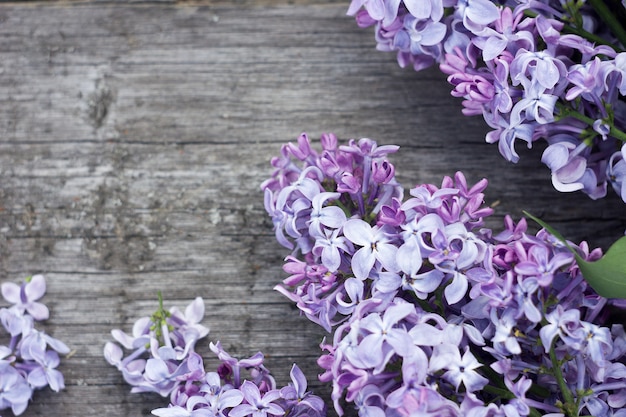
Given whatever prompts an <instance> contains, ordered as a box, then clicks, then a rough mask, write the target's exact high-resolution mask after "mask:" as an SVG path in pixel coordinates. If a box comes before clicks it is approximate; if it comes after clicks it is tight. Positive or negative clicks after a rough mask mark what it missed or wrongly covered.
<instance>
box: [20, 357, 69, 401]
mask: <svg viewBox="0 0 626 417" xmlns="http://www.w3.org/2000/svg"><path fill="white" fill-rule="evenodd" d="M40 360H41V362H39V364H38V365H39V366H35V367H34V368H33V369H32V370H31V371H30V373H29V374H28V378H27V381H28V383H29V384H30V385H31V386H32V387H34V388H43V387H45V386H47V385H49V386H50V389H52V391H55V392H59V390H62V389H64V388H65V383H64V379H63V374H62V373H61V372H59V371H57V370H56V367H57V366H59V363H60V360H59V355H58V354H57V353H56V352H55V351H47V352H45V354H44V357H43V358H41V359H40Z"/></svg>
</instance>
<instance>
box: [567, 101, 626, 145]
mask: <svg viewBox="0 0 626 417" xmlns="http://www.w3.org/2000/svg"><path fill="white" fill-rule="evenodd" d="M558 107H559V110H560V111H561V112H562V113H563V116H571V117H573V118H574V119H577V120H580V121H581V122H584V123H587V124H588V125H589V126H593V122H595V120H593V119H592V118H591V117H587V116H585V115H584V114H582V113H579V112H577V111H576V110H572V109H566V108H565V105H563V104H562V103H561V104H560V105H558ZM609 134H610V135H611V136H613V137H614V138H616V139H619V140H621V141H622V142H626V133H624V132H622V131H621V130H619V129H617V128H615V127H614V126H611V129H610V130H609Z"/></svg>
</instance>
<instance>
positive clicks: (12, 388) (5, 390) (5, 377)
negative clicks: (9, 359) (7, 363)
mask: <svg viewBox="0 0 626 417" xmlns="http://www.w3.org/2000/svg"><path fill="white" fill-rule="evenodd" d="M0 375H1V376H2V378H0V410H3V409H5V408H11V411H13V414H15V415H16V416H19V415H20V414H22V413H23V412H24V410H26V407H27V406H28V401H29V400H30V398H31V396H32V393H33V390H32V388H31V387H30V386H29V385H28V383H27V382H26V380H25V379H24V377H22V375H21V374H20V373H19V372H18V371H17V370H15V368H13V367H7V368H5V369H4V370H3V371H2V373H0Z"/></svg>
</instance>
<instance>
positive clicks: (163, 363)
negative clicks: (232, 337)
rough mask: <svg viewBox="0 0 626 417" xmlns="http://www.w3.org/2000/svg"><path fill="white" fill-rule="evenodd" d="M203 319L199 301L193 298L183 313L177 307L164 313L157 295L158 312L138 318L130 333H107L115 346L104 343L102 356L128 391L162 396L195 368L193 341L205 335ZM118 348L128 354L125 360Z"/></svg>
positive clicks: (169, 392) (170, 391)
mask: <svg viewBox="0 0 626 417" xmlns="http://www.w3.org/2000/svg"><path fill="white" fill-rule="evenodd" d="M203 317H204V301H203V300H202V298H200V297H197V298H196V299H195V300H194V301H192V302H191V303H190V304H189V305H188V306H187V307H186V308H185V311H184V312H183V311H181V310H180V309H179V308H177V307H172V308H171V309H170V310H169V311H168V310H165V309H164V308H163V299H162V297H161V294H159V309H158V310H157V311H156V312H155V313H154V314H152V316H150V317H142V318H140V319H138V320H137V321H136V322H135V324H134V325H133V330H132V334H127V333H125V332H123V331H122V330H120V329H114V330H112V331H111V336H113V339H115V341H116V342H117V343H113V342H107V343H106V345H105V347H104V357H105V359H106V360H107V362H109V363H110V364H111V365H113V366H115V367H117V369H118V370H119V371H120V372H121V373H122V375H123V377H124V380H125V381H126V382H127V383H128V384H129V385H131V386H132V389H131V392H156V393H158V394H160V395H161V396H163V397H166V396H168V395H170V394H171V393H172V391H174V390H175V389H176V388H178V386H179V385H181V384H182V383H183V381H184V378H185V377H186V375H188V374H189V373H190V372H192V371H193V369H194V366H195V365H196V362H197V359H198V357H197V355H196V354H194V353H195V350H194V348H195V345H196V342H197V341H198V340H200V339H202V338H203V337H205V336H206V335H208V334H209V329H208V328H207V327H205V326H203V325H202V324H200V321H201V320H202V318H203ZM120 345H121V346H120ZM122 347H123V348H125V349H126V350H128V351H130V353H129V354H128V355H127V356H126V357H124V350H123V349H122ZM146 358H147V359H146Z"/></svg>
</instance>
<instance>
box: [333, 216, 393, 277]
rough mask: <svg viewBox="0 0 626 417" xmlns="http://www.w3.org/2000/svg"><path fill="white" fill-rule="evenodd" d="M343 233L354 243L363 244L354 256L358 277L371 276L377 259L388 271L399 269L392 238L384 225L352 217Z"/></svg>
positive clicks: (355, 272)
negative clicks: (380, 225)
mask: <svg viewBox="0 0 626 417" xmlns="http://www.w3.org/2000/svg"><path fill="white" fill-rule="evenodd" d="M343 233H344V235H345V237H346V238H348V239H349V240H350V241H351V242H352V243H354V244H355V245H358V246H362V247H361V248H360V249H359V250H357V251H356V252H355V253H354V255H353V256H352V270H353V271H354V276H356V277H357V278H358V279H365V278H367V277H368V276H369V274H370V272H371V270H372V268H373V267H374V264H375V263H376V261H379V262H380V263H381V264H382V266H383V267H384V268H385V269H387V270H388V271H397V270H398V267H397V264H396V251H397V250H398V249H397V247H396V246H394V245H393V244H392V243H391V242H392V239H391V237H390V235H389V234H388V233H387V229H386V228H385V227H384V226H383V227H377V226H374V227H371V226H370V225H369V224H367V223H366V222H364V221H363V220H361V219H351V220H348V221H347V222H346V224H345V225H344V226H343Z"/></svg>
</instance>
